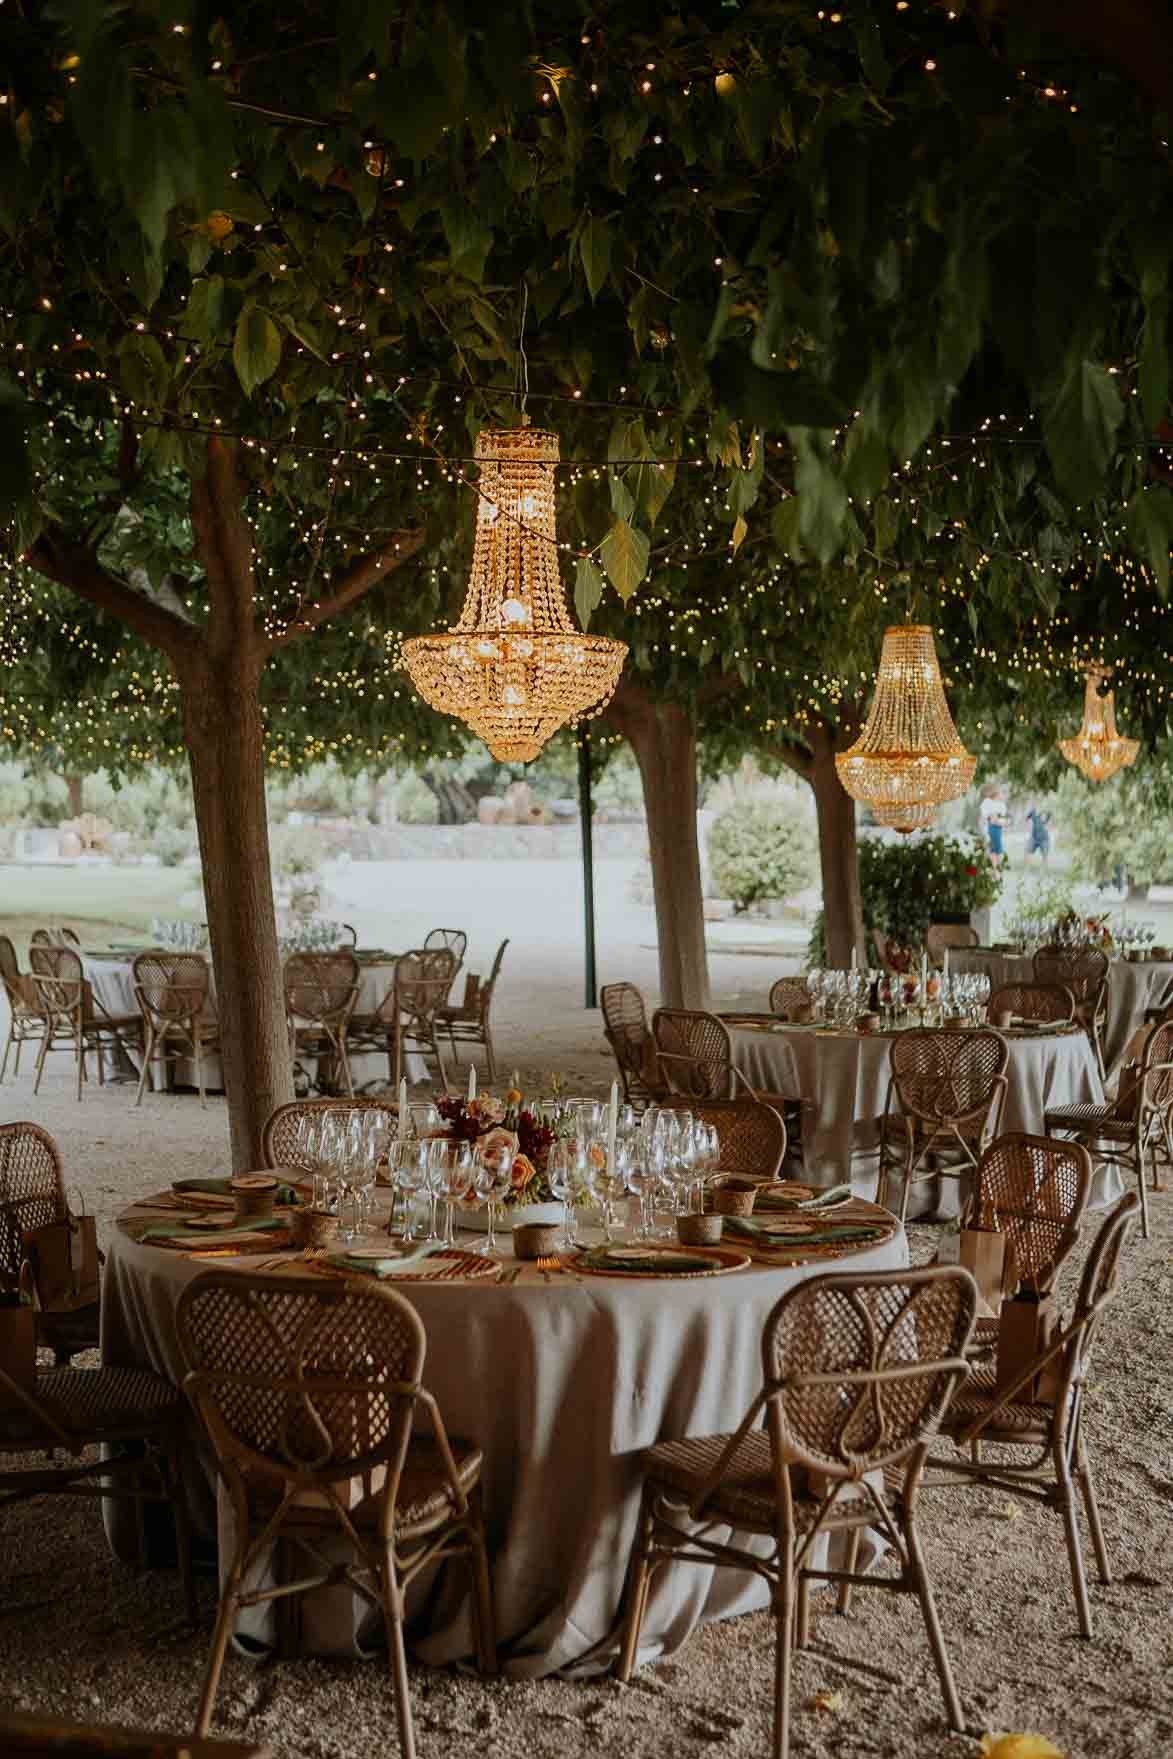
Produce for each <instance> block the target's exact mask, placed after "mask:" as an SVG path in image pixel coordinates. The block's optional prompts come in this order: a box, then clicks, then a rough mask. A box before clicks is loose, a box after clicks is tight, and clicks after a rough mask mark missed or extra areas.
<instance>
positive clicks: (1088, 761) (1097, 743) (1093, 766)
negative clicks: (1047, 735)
mask: <svg viewBox="0 0 1173 1759" xmlns="http://www.w3.org/2000/svg"><path fill="white" fill-rule="evenodd" d="M1085 676H1086V678H1087V685H1086V687H1085V689H1084V696H1083V725H1082V726H1081V727H1080V729H1079V732H1078V733H1077V734H1076V735H1075V738H1074V739H1060V741H1059V749H1060V751H1061V752H1062V753H1063V755H1064V757H1065V758H1066V759H1067V761H1068V763H1073V764H1074V765H1075V767H1076V769H1077V770H1079V772H1080V774H1081V775H1084V776H1086V777H1087V779H1088V781H1089V782H1106V781H1107V780H1108V777H1109V776H1114V775H1115V774H1116V772H1117V770H1122V769H1126V768H1127V767H1128V765H1129V764H1132V763H1135V762H1136V754H1137V752H1138V751H1139V750H1140V740H1139V739H1125V738H1124V736H1123V735H1122V734H1120V733H1118V732H1117V731H1116V697H1115V694H1114V692H1113V691H1111V690H1108V691H1106V692H1105V693H1104V695H1103V696H1101V695H1100V689H1099V687H1100V685H1101V684H1105V683H1107V681H1108V679H1109V678H1110V677H1111V676H1112V668H1111V666H1088V667H1087V668H1086V671H1085Z"/></svg>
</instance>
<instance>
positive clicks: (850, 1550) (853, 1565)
mask: <svg viewBox="0 0 1173 1759" xmlns="http://www.w3.org/2000/svg"><path fill="white" fill-rule="evenodd" d="M860 1535H861V1529H860V1528H858V1527H853V1528H852V1529H851V1531H850V1533H849V1534H848V1535H847V1556H846V1558H845V1559H844V1562H843V1568H844V1569H845V1570H847V1571H848V1572H849V1573H853V1572H854V1571H855V1570H857V1569H858V1568H859V1541H860ZM854 1593H855V1584H854V1582H840V1584H839V1599H838V1601H837V1602H836V1606H835V1611H836V1612H838V1613H842V1615H843V1617H844V1618H846V1617H847V1615H848V1613H849V1612H850V1611H851V1599H852V1595H853V1594H854Z"/></svg>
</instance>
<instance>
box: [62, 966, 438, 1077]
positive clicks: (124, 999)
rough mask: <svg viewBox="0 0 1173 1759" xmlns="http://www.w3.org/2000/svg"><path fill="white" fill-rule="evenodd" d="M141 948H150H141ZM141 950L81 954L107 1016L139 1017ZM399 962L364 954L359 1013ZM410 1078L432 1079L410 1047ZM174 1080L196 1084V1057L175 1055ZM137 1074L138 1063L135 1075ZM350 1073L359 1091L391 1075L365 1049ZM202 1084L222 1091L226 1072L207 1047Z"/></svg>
mask: <svg viewBox="0 0 1173 1759" xmlns="http://www.w3.org/2000/svg"><path fill="white" fill-rule="evenodd" d="M139 951H140V952H145V951H147V949H146V948H140V949H139ZM137 957H138V953H137V952H135V953H114V952H89V951H86V952H83V953H82V955H81V962H82V966H83V969H84V971H85V975H86V978H87V980H88V982H89V984H90V987H91V989H92V990H93V992H94V995H95V996H96V998H97V1000H98V1001H99V1002H100V1003H101V1004H102V1006H103V1007H104V1008H105V1010H106V1012H107V1013H108V1014H113V1015H115V1016H120V1015H126V1014H133V1015H137V1013H138V1011H139V1009H138V1000H137V998H136V996H135V993H134V962H135V959H136V958H137ZM395 965H396V961H395V959H394V958H393V957H390V956H389V957H387V958H379V959H369V958H365V959H364V958H361V957H360V959H359V962H358V996H357V997H356V999H355V1004H354V1011H355V1013H356V1014H373V1013H374V1012H375V1010H376V1009H377V1008H378V1006H379V1004H380V1002H381V1001H382V1000H383V998H384V996H385V995H386V994H387V991H388V990H389V989H390V988H391V985H392V983H393V981H394V978H395ZM208 970H209V973H210V972H211V959H210V957H209V959H208ZM205 1013H206V1016H207V1018H209V1019H211V1020H214V1019H215V1018H216V992H215V977H214V976H211V977H210V979H209V989H208V1002H207V1006H206V1009H205ZM123 1054H124V1055H125V1056H126V1057H127V1060H128V1062H133V1055H132V1054H131V1052H130V1048H129V1047H127V1049H126V1050H124V1052H123ZM404 1066H405V1072H406V1075H407V1078H408V1080H409V1081H411V1082H413V1083H414V1082H417V1081H427V1080H428V1079H429V1076H428V1070H427V1065H426V1064H425V1062H424V1060H423V1058H422V1057H421V1056H419V1055H418V1054H417V1053H416V1052H414V1051H411V1052H409V1053H408V1054H407V1056H406V1057H405V1059H404ZM174 1067H175V1080H176V1082H177V1083H178V1085H179V1086H181V1087H195V1086H196V1085H197V1081H196V1066H195V1062H194V1060H190V1059H185V1058H183V1057H180V1058H177V1059H176V1062H175V1065H174ZM138 1072H139V1069H138V1065H137V1063H136V1064H135V1065H134V1073H135V1075H136V1076H137V1074H138ZM350 1073H351V1079H352V1080H353V1082H354V1085H355V1089H356V1091H357V1089H358V1088H359V1087H361V1086H362V1085H363V1084H364V1082H372V1081H379V1080H383V1081H385V1082H386V1083H387V1085H388V1086H390V1084H391V1078H390V1075H389V1074H388V1070H387V1059H386V1057H385V1056H383V1055H382V1053H381V1052H378V1051H363V1052H359V1053H357V1054H352V1055H351V1057H350ZM204 1086H205V1087H206V1088H207V1089H208V1090H209V1092H212V1091H222V1090H223V1087H224V1073H223V1070H222V1069H221V1067H220V1057H219V1053H218V1052H216V1051H209V1052H208V1054H207V1055H206V1056H205V1058H204Z"/></svg>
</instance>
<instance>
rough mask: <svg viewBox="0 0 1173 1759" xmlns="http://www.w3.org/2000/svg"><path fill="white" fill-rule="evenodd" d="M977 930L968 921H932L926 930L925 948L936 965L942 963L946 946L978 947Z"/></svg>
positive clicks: (979, 943)
mask: <svg viewBox="0 0 1173 1759" xmlns="http://www.w3.org/2000/svg"><path fill="white" fill-rule="evenodd" d="M980 945H981V942H980V941H979V939H978V934H977V930H976V929H973V928H970V926H969V924H968V923H966V922H931V923H930V924H929V926H928V928H927V929H926V930H925V950H926V952H927V953H928V955H929V958H930V959H931V960H932V961H933V963H934V965H940V964H941V963H942V959H943V955H944V952H945V949H946V947H949V948H950V949H952V948H954V947H977V946H980Z"/></svg>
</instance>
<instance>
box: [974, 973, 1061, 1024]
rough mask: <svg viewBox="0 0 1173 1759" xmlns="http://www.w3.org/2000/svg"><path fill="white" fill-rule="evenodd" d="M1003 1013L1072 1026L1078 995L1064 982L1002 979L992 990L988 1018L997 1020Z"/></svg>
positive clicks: (1016, 1018) (1022, 1018) (992, 1021)
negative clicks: (1024, 981) (1011, 981)
mask: <svg viewBox="0 0 1173 1759" xmlns="http://www.w3.org/2000/svg"><path fill="white" fill-rule="evenodd" d="M1003 1014H1009V1015H1010V1018H1011V1020H1030V1021H1033V1022H1043V1021H1046V1022H1048V1023H1051V1022H1053V1023H1054V1024H1055V1025H1056V1026H1069V1025H1070V1024H1071V1022H1072V1021H1073V1020H1074V1019H1075V997H1074V996H1073V995H1072V993H1071V991H1070V990H1069V989H1066V988H1064V986H1063V984H1061V983H1003V984H1000V985H999V987H998V988H997V989H996V990H994V991H992V992H991V995H990V999H989V1002H988V1003H987V1004H986V1019H987V1020H989V1021H990V1022H991V1024H996V1023H997V1021H998V1020H999V1018H1000V1017H1001V1016H1002V1015H1003Z"/></svg>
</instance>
